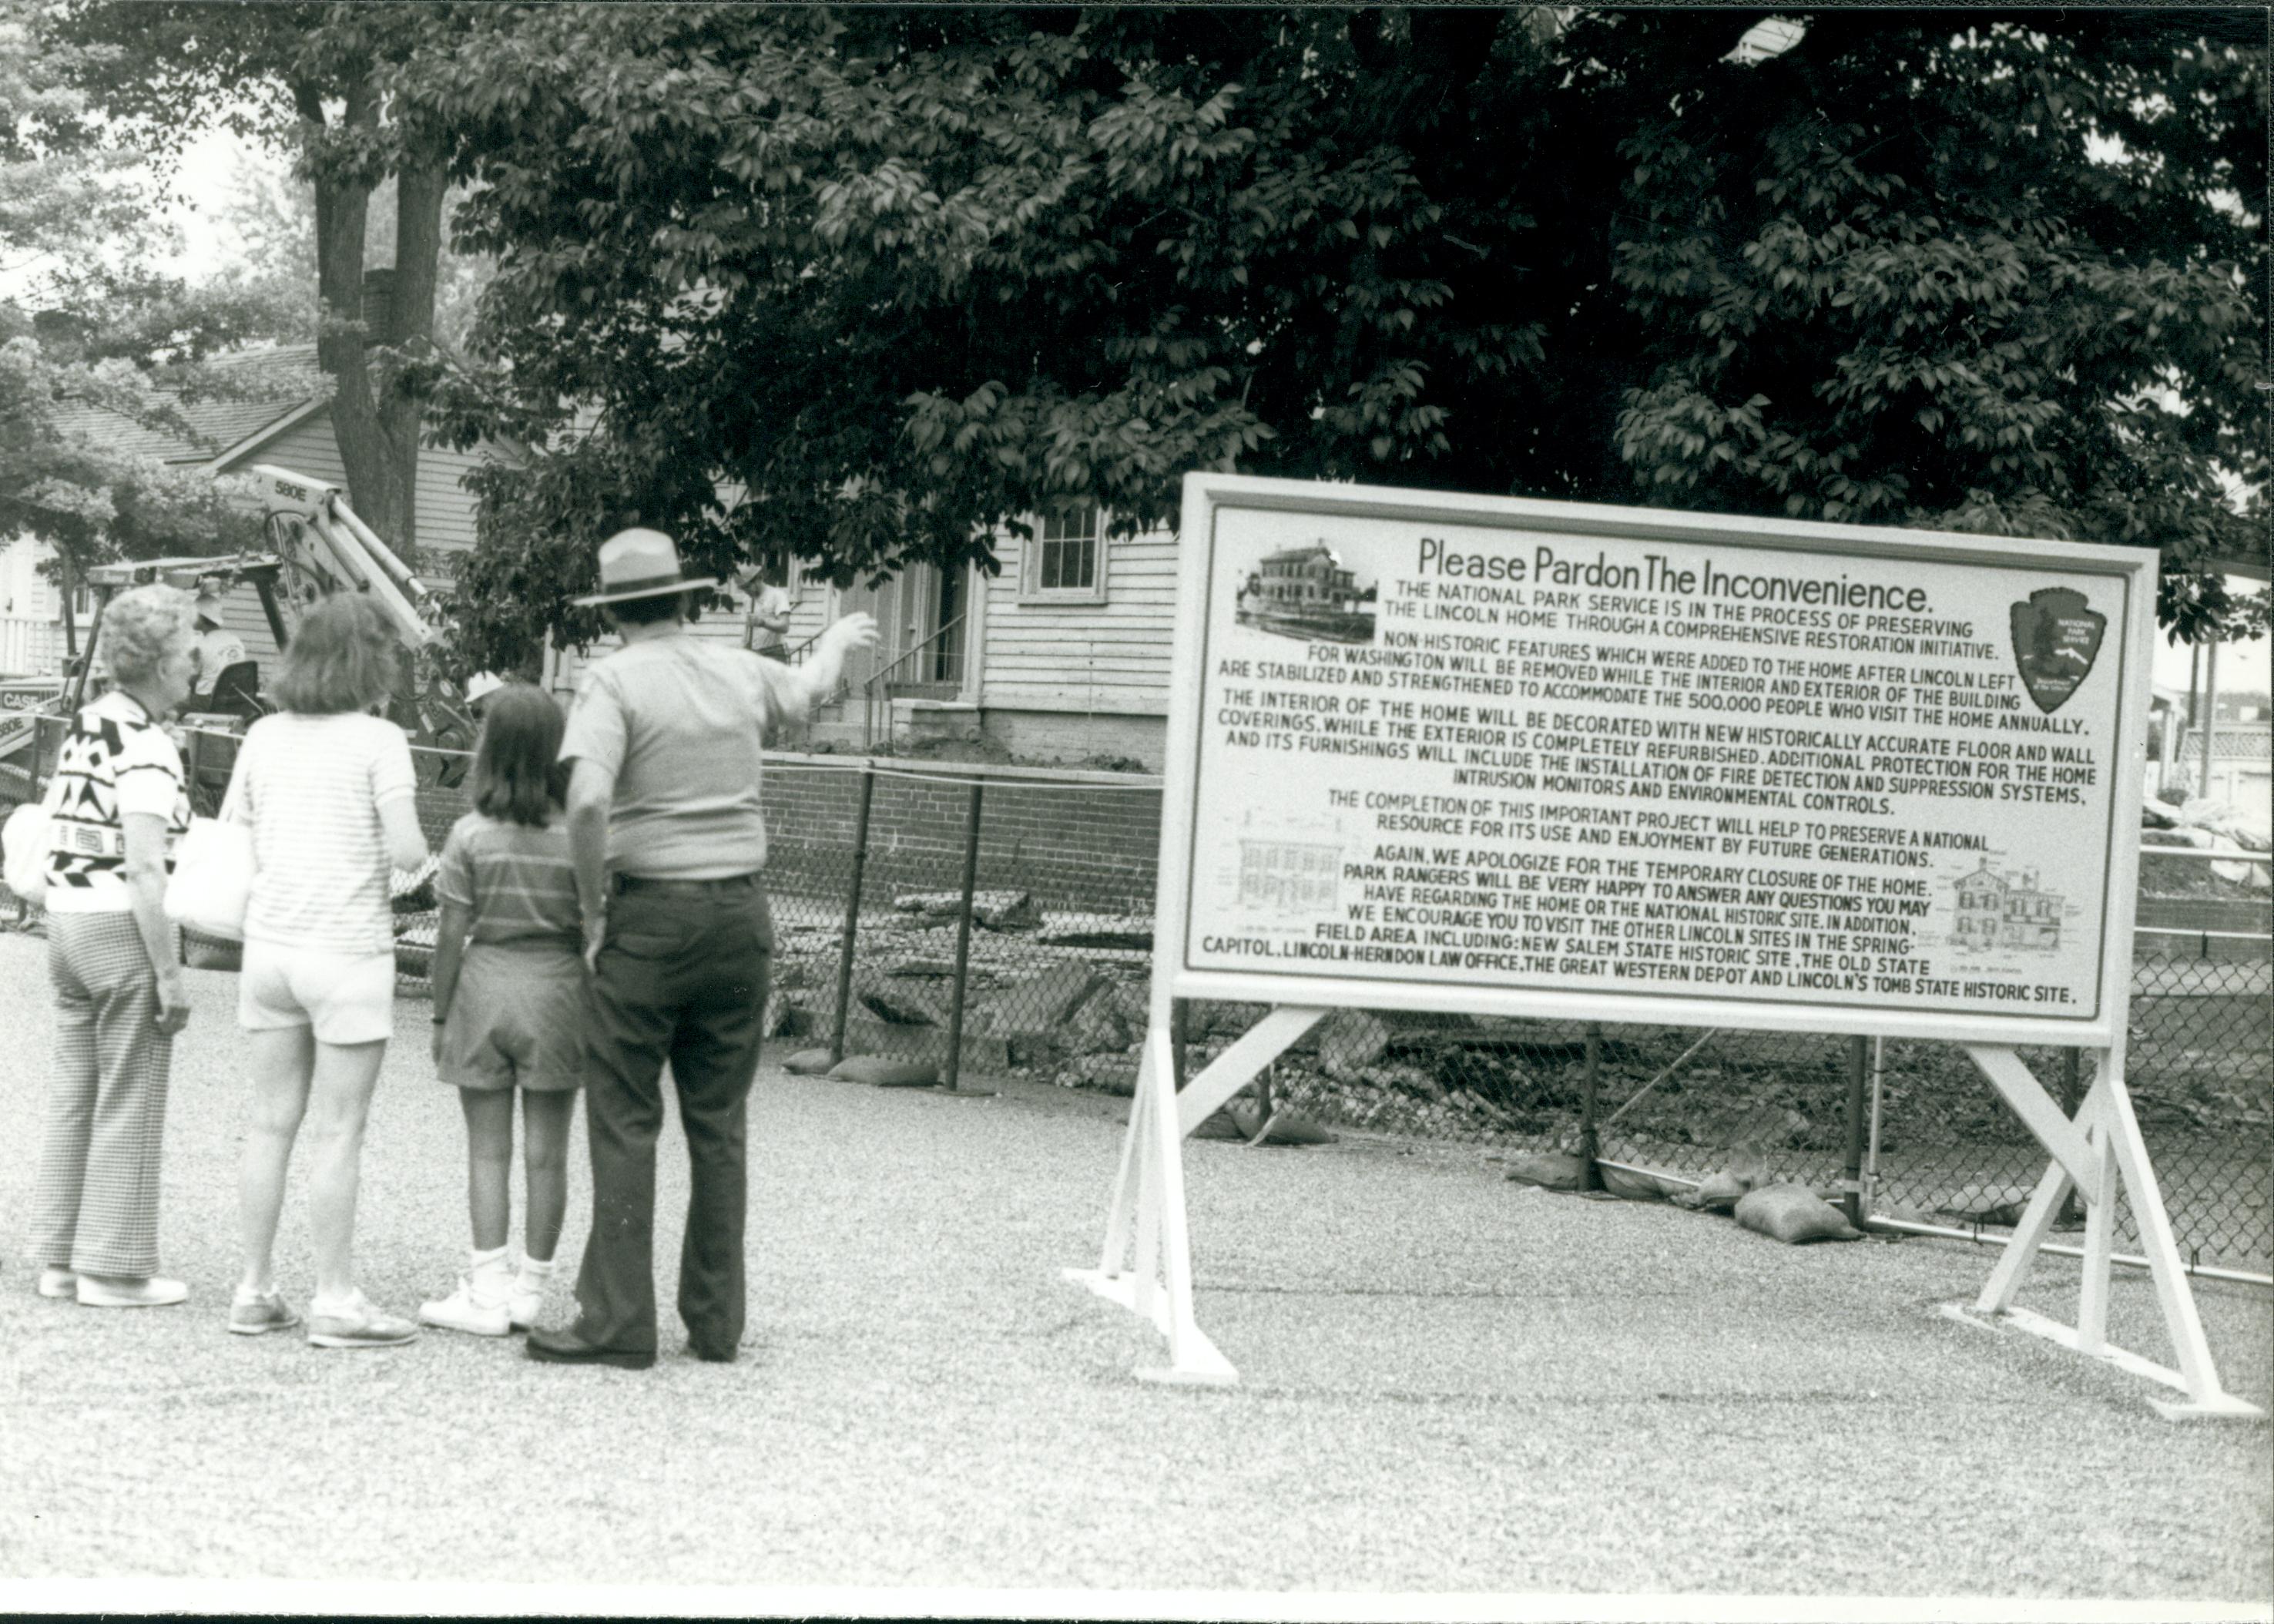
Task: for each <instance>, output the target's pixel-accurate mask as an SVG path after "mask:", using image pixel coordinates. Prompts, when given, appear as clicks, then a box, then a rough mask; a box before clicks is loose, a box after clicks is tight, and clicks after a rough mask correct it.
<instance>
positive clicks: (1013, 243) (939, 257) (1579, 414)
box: [401, 4, 2266, 658]
mask: <svg viewBox="0 0 2274 1624" xmlns="http://www.w3.org/2000/svg"><path fill="white" fill-rule="evenodd" d="M1759 15H1762V13H1753V14H1747V13H1742V12H1741V13H1729V12H1692V11H1600V12H1595V11H1581V12H1577V13H1576V14H1570V16H1569V19H1568V21H1567V22H1564V23H1562V24H1558V23H1556V22H1555V21H1554V20H1552V19H1554V17H1555V13H1551V12H1547V11H1532V12H1522V11H1512V10H1511V11H1493V10H1472V11H1451V10H1448V11H1431V10H1399V11H1327V10H1323V9H1311V8H1284V9H1276V10H1275V9H1238V10H1233V9H1214V8H1205V7H1171V8H1157V9H1153V8H1148V9H1129V10H1119V9H1112V8H1088V9H1082V10H1079V11H1076V10H1033V11H1022V10H1017V9H1003V8H991V9H977V8H975V9H971V10H936V9H924V10H917V9H908V10H900V9H894V8H874V7H845V8H840V9H834V10H830V9H819V10H771V9H746V8H742V7H737V6H723V5H721V6H712V5H676V4H674V5H661V6H643V7H636V8H634V7H558V8H552V7H541V8H534V9H531V10H526V11H512V10H508V11H498V12H493V13H483V14H482V16H481V18H480V19H478V21H477V23H476V24H475V25H474V26H472V27H471V30H470V32H469V33H468V34H466V36H465V38H464V41H463V45H462V46H461V48H460V49H457V50H456V51H455V52H454V53H453V54H452V55H451V56H449V57H448V59H447V60H444V61H439V62H434V63H432V64H429V65H430V69H431V71H428V72H426V73H425V74H423V75H421V76H420V78H419V79H418V82H417V83H415V84H410V83H408V82H406V83H405V84H404V85H403V87H402V91H401V94H403V95H404V96H405V97H407V98H410V100H412V101H413V102H416V103H417V105H418V117H423V118H425V119H426V120H428V121H429V122H431V123H432V124H435V125H438V126H445V125H446V126H447V127H448V128H450V129H452V130H453V131H456V132H459V136H460V138H461V139H460V141H459V144H458V145H457V146H456V147H455V148H454V151H455V153H456V162H457V163H458V165H459V173H460V174H461V176H462V177H463V178H466V179H468V180H471V181H472V182H473V183H475V187H476V189H475V192H474V194H473V196H472V197H471V199H470V201H469V203H468V205H467V207H466V208H465V210H464V212H463V214H462V215H461V217H460V222H459V233H460V243H461V245H462V246H463V247H466V248H469V249H473V250H478V251H481V252H489V253H493V254H495V255H496V256H497V257H498V260H499V265H500V270H499V274H498V276H497V278H496V280H495V282H493V285H492V287H491V289H490V290H489V292H488V294H487V295H486V303H485V306H484V315H483V321H482V324H481V328H480V337H479V340H478V342H479V344H480V347H481V349H482V350H483V352H484V355H485V357H486V359H487V361H488V362H489V363H490V372H489V374H488V375H487V376H486V378H484V379H481V380H474V381H471V382H469V383H467V384H465V385H463V387H457V388H456V389H454V390H451V391H449V392H448V395H447V398H446V402H445V410H442V411H441V413H440V422H441V425H442V427H443V429H444V431H445V432H448V433H449V434H450V435H452V436H453V437H455V438H456V439H457V440H460V441H461V442H465V441H469V440H471V439H472V438H473V437H474V436H475V435H477V434H481V433H486V434H489V435H492V436H509V437H511V438H513V439H515V440H520V441H522V442H524V443H527V444H531V445H535V446H540V447H548V448H549V449H548V450H547V452H546V454H545V455H539V456H537V457H536V458H534V459H533V460H532V461H531V462H530V463H529V465H528V466H526V467H521V468H511V469H500V470H494V471H493V472H492V473H491V474H490V475H489V476H487V477H486V485H485V489H484V492H483V497H484V501H485V540H484V543H483V546H482V548H481V551H480V553H479V555H478V558H477V559H476V560H474V562H473V565H472V568H471V575H470V581H471V584H472V585H473V586H474V587H475V589H476V590H477V594H478V597H479V598H480V599H481V601H480V603H479V604H478V605H476V606H475V610H474V613H475V620H474V623H473V625H472V627H471V632H472V635H473V636H474V637H475V639H476V640H477V642H478V643H480V644H481V651H482V653H483V655H484V656H485V657H486V658H512V657H514V656H516V655H517V654H520V653H522V652H523V651H525V650H526V648H527V647H528V645H529V643H531V641H532V640H533V639H534V638H535V636H536V635H538V633H539V632H540V631H541V630H542V629H543V628H545V627H546V626H547V625H550V626H552V627H553V628H555V629H557V630H560V631H561V632H563V633H565V634H566V635H570V636H578V635H584V634H586V633H589V631H590V630H591V626H590V624H589V623H588V622H586V621H584V620H579V619H578V618H577V617H576V615H575V613H573V612H572V611H569V610H568V609H567V608H566V607H565V605H564V600H565V598H567V597H568V596H569V594H570V593H572V592H573V591H575V590H578V589H579V588H580V586H581V585H582V584H583V583H584V581H585V580H586V579H588V577H589V575H590V570H591V563H590V557H591V544H592V543H593V541H594V540H596V539H597V538H598V537H599V535H600V534H602V533H605V530H606V529H607V528H609V527H610V526H612V525H613V524H614V523H618V522H620V521H621V519H623V518H624V517H625V516H627V515H629V514H632V513H636V514H637V515H639V517H640V518H641V519H642V520H643V521H644V522H646V523H657V524H660V525H662V526H663V527H665V528H666V529H670V530H674V531H675V532H677V533H678V534H680V535H681V538H682V539H683V540H684V541H685V542H686V543H687V545H688V550H689V552H690V553H692V554H693V555H694V556H695V558H696V560H697V561H699V562H700V563H702V564H703V565H704V566H705V567H706V568H707V567H716V566H719V565H721V564H724V563H727V562H729V561H732V560H736V559H745V558H748V559H779V557H781V556H782V555H784V554H787V553H795V554H797V555H800V556H802V557H803V558H805V559H807V560H811V561H812V562H814V563H815V564H817V565H818V566H819V567H821V568H823V569H825V570H826V571H829V572H832V573H833V574H834V575H837V576H838V577H840V578H842V579H849V578H852V577H854V576H856V575H873V574H876V573H878V572H882V571H885V570H887V569H890V568H893V567H894V566H896V565H898V564H900V563H901V562H904V561H906V560H912V559H927V560H933V561H935V562H938V563H942V564H953V563H955V562H958V561H959V560H965V559H975V560H979V561H981V562H982V563H983V564H990V565H991V562H992V559H991V553H990V540H989V531H990V529H991V528H994V527H998V526H1002V525H1006V524H1007V525H1012V526H1014V527H1015V526H1017V525H1018V524H1019V523H1020V519H1021V516H1022V515H1033V514H1036V513H1049V512H1052V511H1055V510H1059V509H1062V508H1065V507H1066V506H1069V505H1072V504H1076V503H1081V502H1088V501H1094V502H1096V503H1099V504H1101V505H1102V506H1103V507H1104V508H1106V509H1107V510H1109V512H1110V513H1111V516H1112V522H1113V523H1114V525H1115V527H1116V528H1117V529H1119V530H1124V531H1126V530H1133V529H1137V528H1141V527H1146V526H1149V525H1152V524H1155V523H1161V522H1163V521H1169V522H1173V520H1174V517H1175V513H1176V501H1177V486H1178V477H1179V476H1180V475H1181V474H1182V473H1183V472H1184V471H1185V470H1187V469H1192V468H1210V467H1216V468H1230V467H1237V468H1239V469H1240V470H1244V471H1251V472H1259V473H1270V474H1277V475H1283V476H1289V477H1303V478H1315V479H1329V480H1352V479H1355V480H1364V481H1368V482H1374V483H1382V484H1391V485H1424V486H1434V487H1442V488H1451V489H1459V490H1468V491H1478V492H1514V493H1523V494H1533V495H1543V496H1551V497H1557V498H1564V499H1571V500H1595V501H1610V502H1629V503H1660V504H1670V505H1679V506H1682V507H1685V508H1706V509H1713V510H1718V511H1725V512H1736V513H1756V514H1766V515H1794V516H1803V517H1810V518H1824V519H1835V520H1848V521H1855V522H1863V523H1894V524H1907V525H1930V526H1939V527H1946V528H1953V529H1960V530H1976V531H1986V532H2003V533H2028V534H2033V535H2040V536H2051V537H2056V538H2073V539H2078V540H2093V541H2107V542H2116V543H2123V544H2128V545H2152V546H2157V547H2159V548H2160V549H2161V550H2162V552H2163V553H2164V560H2165V569H2166V574H2167V588H2166V592H2165V603H2164V605H2163V607H2164V610H2165V618H2166V620H2168V621H2169V622H2171V623H2172V625H2173V626H2174V627H2175V628H2177V629H2179V630H2180V631H2181V632H2183V633H2185V634H2187V635H2195V634H2196V633H2198V632H2200V631H2201V630H2202V629H2204V628H2206V627H2208V626H2210V625H2213V624H2218V623H2222V622H2227V623H2230V624H2231V623H2233V620H2234V619H2235V617H2234V610H2233V605H2230V604H2228V603H2226V602H2225V599H2224V597H2223V592H2222V590H2221V589H2220V588H2219V587H2218V583H2217V576H2216V575H2209V574H2206V573H2205V571H2204V568H2203V567H2204V566H2205V564H2206V563H2207V562H2208V561H2209V560H2210V559H2212V558H2213V557H2215V556H2218V555H2222V554H2225V555H2232V554H2235V553H2243V554H2250V553H2258V552H2260V551H2262V550H2263V542H2262V541H2261V540H2260V538H2259V533H2258V526H2259V523H2260V522H2261V521H2262V520H2263V483H2264V476H2265V471H2266V470H2265V459H2266V445H2265V439H2264V435H2265V422H2266V418H2265V410H2266V407H2265V396H2264V393H2263V388H2262V387H2261V386H2262V385H2263V381H2264V377H2265V369H2264V365H2263V351H2262V349H2261V335H2262V334H2263V330H2264V317H2265V314H2266V312H2265V310H2264V280H2263V258H2262V252H2263V251H2262V249H2261V247H2260V244H2259V234H2260V229H2261V226H2262V224H2263V222H2262V221H2261V220H2260V218H2259V216H2258V215H2257V214H2255V212H2253V211H2254V210H2255V209H2256V208H2257V207H2259V206H2260V205H2259V200H2260V199H2263V197H2264V196H2265V184H2266V164H2265V145H2266V143H2265V126H2264V113H2263V97H2264V92H2265V78H2264V76H2265V62H2264V58H2263V43H2262V41H2260V40H2259V38H2258V37H2257V34H2255V30H2254V28H2253V26H2251V24H2250V22H2249V19H2241V24H2242V26H2240V27H2237V26H2235V24H2234V20H2233V19H2228V18H2225V17H2224V16H2223V15H2219V14H2207V13H2187V12H2179V11H2164V12H2156V13H2148V14H2140V13H2133V14H2124V13H2113V12H2091V11H2067V12H2047V11H2016V12H2014V13H2012V14H2010V15H2001V14H1999V13H1997V12H1994V11H1969V12H1964V13H1957V12H1947V13H1933V12H1918V11H1913V12H1901V11H1828V12H1825V13H1820V14H1816V15H1814V16H1812V17H1811V18H1809V19H1807V26H1806V28H1805V31H1804V33H1803V35H1802V37H1801V39H1800V40H1799V41H1798V42H1797V43H1796V45H1794V46H1793V47H1792V49H1788V50H1787V51H1785V52H1784V53H1783V54H1781V56H1776V57H1775V58H1773V60H1770V61H1767V62H1765V63H1759V64H1752V65H1745V64H1740V63H1737V62H1733V61H1731V60H1728V53H1729V51H1730V48H1731V47H1732V46H1733V45H1734V44H1735V43H1736V41H1737V39H1738V38H1739V36H1740V35H1741V34H1743V32H1744V30H1745V29H1746V27H1747V26H1749V25H1750V24H1751V22H1753V21H1755V20H1757V19H1758V16H1759ZM2238 15H2239V14H2238ZM2222 30H2224V31H2225V37H2222V35H2221V31H2222ZM2223 478H2225V479H2227V480H2232V481H2239V482H2240V485H2241V487H2242V488H2244V489H2247V490H2248V491H2250V492H2254V493H2255V494H2254V501H2255V503H2256V504H2257V506H2256V508H2255V510H2254V511H2253V512H2252V513H2250V514H2248V515H2246V514H2240V513H2238V512H2237V511H2236V510H2235V508H2234V506H2233V503H2232V501H2231V500H2229V498H2228V497H2227V496H2226V494H2225V491H2224V489H2223V486H2222V479H2223ZM721 491H725V492H727V493H728V495H727V497H725V498H722V497H721V495H720V494H719V492H721Z"/></svg>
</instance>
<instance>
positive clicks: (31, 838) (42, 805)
mask: <svg viewBox="0 0 2274 1624" xmlns="http://www.w3.org/2000/svg"><path fill="white" fill-rule="evenodd" d="M50 827H51V825H50V823H49V816H48V806H47V802H46V801H44V800H41V801H26V802H25V803H24V804H23V805H22V806H20V807H18V808H16V809H15V810H14V811H13V812H11V813H10V814H8V821H7V823H5V824H0V859H4V866H0V884H5V885H6V886H7V887H8V889H9V891H11V892H12V893H13V894H14V895H15V896H17V897H19V898H21V899H23V900H24V901H26V902H28V903H30V904H31V905H32V906H34V907H35V908H36V907H38V906H41V903H43V902H44V901H46V899H47V895H48V831H49V828H50Z"/></svg>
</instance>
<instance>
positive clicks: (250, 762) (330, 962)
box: [229, 592, 426, 1348]
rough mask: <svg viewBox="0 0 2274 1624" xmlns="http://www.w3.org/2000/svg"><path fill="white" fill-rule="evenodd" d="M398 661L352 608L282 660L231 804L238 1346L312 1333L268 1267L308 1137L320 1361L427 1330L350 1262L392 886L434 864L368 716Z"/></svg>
mask: <svg viewBox="0 0 2274 1624" xmlns="http://www.w3.org/2000/svg"><path fill="white" fill-rule="evenodd" d="M399 659H400V654H399V652H398V650H397V649H396V646H395V637H394V634H393V632H392V631H391V630H390V629H389V628H388V623H387V620H386V618H385V617H384V616H383V615H382V614H380V611H379V609H378V607H377V606H376V605H373V603H372V601H371V600H370V599H369V598H365V597H364V596H362V595H361V594H360V593H354V592H343V593H340V594H338V595H336V596H335V597H332V598H327V599H325V600H324V602H322V603H321V604H319V605H317V606H316V607H315V608H314V609H312V610H311V611H310V612H309V613H307V615H306V616H305V618H303V620H301V622H300V626H299V628H298V630H297V632H296V633H295V635H294V636H293V638H292V641H291V643H290V646H288V647H287V648H286V649H285V650H284V659H283V664H282V668H281V670H280V671H279V672H278V674H277V679H276V696H277V697H278V698H279V699H280V700H282V703H283V704H284V707H285V709H284V710H283V711H282V713H281V714H279V715H276V716H270V717H264V718H261V719H260V721H258V722H255V723H254V724H253V725H252V727H251V728H250V729H249V730H247V732H246V733H245V744H244V747H243V748H241V749H240V750H239V751H238V753H237V768H236V772H237V783H236V784H235V785H234V786H232V789H231V797H232V799H233V801H235V803H236V806H235V813H236V816H237V817H238V818H239V819H240V820H242V821H243V822H245V823H249V824H250V825H251V826H252V851H253V865H254V874H253V881H252V899H251V901H250V902H249V903H248V905H247V906H246V908H245V969H244V973H243V974H241V975H240V976H239V977H238V980H237V1024H238V1025H239V1026H243V1027H244V1028H245V1030H246V1031H247V1032H248V1033H249V1034H251V1035H252V1124H251V1130H250V1132H248V1133H247V1134H246V1136H245V1159H244V1162H243V1164H242V1167H241V1169H240V1171H239V1175H238V1184H237V1212H238V1233H239V1237H240V1239H241V1241H242V1243H243V1246H244V1252H245V1275H244V1278H243V1279H242V1281H241V1282H239V1283H238V1285H237V1297H236V1300H235V1302H234V1303H232V1304H231V1305H230V1318H229V1328H230V1330H232V1331H234V1332H237V1333H238V1334H239V1335H259V1334H260V1333H261V1332H264V1331H281V1330H286V1329H289V1328H290V1327H293V1326H295V1325H297V1324H298V1323H299V1316H298V1315H297V1314H295V1313H294V1312H292V1311H291V1310H290V1309H289V1308H287V1307H286V1306H285V1304H284V1301H283V1298H282V1295H281V1294H280V1293H279V1292H278V1291H277V1289H276V1282H275V1271H274V1267H273V1265H272V1262H271V1259H270V1253H271V1252H272V1250H273V1248H274V1246H275V1240H276V1223H277V1218H278V1216H279V1214H280V1213H281V1212H282V1207H283V1203H284V1175H285V1169H286V1167H287V1165H288V1164H289V1162H290V1160H291V1156H292V1145H293V1141H294V1139H296V1138H297V1136H298V1134H299V1132H300V1129H301V1127H302V1124H303V1121H304V1119H305V1124H306V1127H307V1130H308V1138H309V1140H310V1142H311V1146H312V1151H313V1154H312V1159H311V1166H310V1169H309V1184H310V1189H309V1199H308V1206H309V1220H310V1226H309V1227H310V1228H311V1229H312V1230H313V1232H314V1239H315V1247H316V1290H315V1296H314V1298H313V1299H312V1301H311V1303H310V1304H309V1306H308V1340H309V1341H310V1342H313V1343H314V1344H315V1345H316V1346H318V1347H320V1348H378V1347H391V1346H393V1345H395V1344H396V1343H400V1342H410V1340H412V1339H413V1338H414V1337H416V1336H417V1335H418V1327H417V1326H416V1325H415V1324H413V1323H412V1322H411V1321H410V1319H405V1318H403V1317H402V1316H400V1315H396V1314H388V1313H383V1312H380V1310H379V1309H378V1308H377V1307H375V1306H373V1304H372V1303H371V1301H370V1300H369V1299H368V1298H367V1297H365V1296H364V1295H363V1293H362V1292H361V1291H359V1290H358V1289H357V1288H356V1283H355V1268H354V1259H353V1255H352V1254H353V1250H354V1241H355V1212H356V1196H357V1192H358V1185H359V1182H360V1177H361V1173H360V1169H361V1162H362V1156H363V1132H364V1123H365V1117H366V1116H368V1114H369V1112H370V1109H371V1094H372V1088H373V1085H374V1084H375V1083H376V1082H377V1081H378V1080H379V1067H380V1060H381V1059H382V1058H384V1056H386V1053H387V1040H388V1036H389V1034H391V1033H392V1032H393V1031H394V1026H395V929H394V918H393V913H392V910H391V909H390V908H389V906H388V867H389V865H390V864H391V865H392V866H393V867H395V868H418V866H419V865H420V864H422V863H424V862H425V861H426V839H425V835H424V834H423V833H422V832H421V831H420V830H419V827H418V803H417V801H416V799H415V795H414V792H415V790H416V787H417V786H416V783H415V780H414V779H413V778H412V776H411V770H410V741H409V740H407V739H406V738H404V736H403V730H402V729H401V728H400V727H397V726H395V724H394V723H392V722H389V721H387V720H385V719H383V718H380V717H378V716H374V715H372V714H371V711H373V710H374V709H375V708H376V707H377V706H378V705H379V704H380V702H382V701H383V700H384V699H385V698H386V697H387V695H388V693H389V692H390V691H392V689H393V688H394V686H395V673H396V669H397V665H398V661H399Z"/></svg>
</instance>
